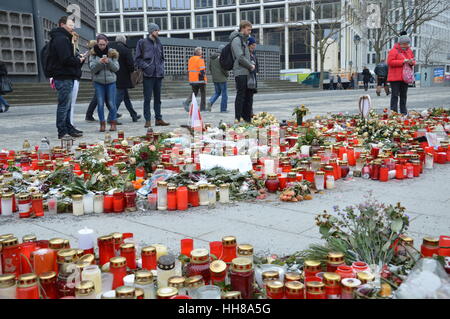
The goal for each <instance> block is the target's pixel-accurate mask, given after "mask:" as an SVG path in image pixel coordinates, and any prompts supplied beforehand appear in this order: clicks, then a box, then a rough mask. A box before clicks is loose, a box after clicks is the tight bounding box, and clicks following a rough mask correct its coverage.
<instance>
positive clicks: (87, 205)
mask: <svg viewBox="0 0 450 319" xmlns="http://www.w3.org/2000/svg"><path fill="white" fill-rule="evenodd" d="M83 209H84V213H85V214H92V213H93V212H94V196H93V194H85V195H84V196H83Z"/></svg>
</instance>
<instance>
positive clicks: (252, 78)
mask: <svg viewBox="0 0 450 319" xmlns="http://www.w3.org/2000/svg"><path fill="white" fill-rule="evenodd" d="M247 89H249V90H256V74H254V73H250V74H249V76H248V79H247Z"/></svg>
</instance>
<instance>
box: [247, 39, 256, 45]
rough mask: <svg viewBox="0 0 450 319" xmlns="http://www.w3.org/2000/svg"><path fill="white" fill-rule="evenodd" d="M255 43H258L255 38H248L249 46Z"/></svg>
mask: <svg viewBox="0 0 450 319" xmlns="http://www.w3.org/2000/svg"><path fill="white" fill-rule="evenodd" d="M254 43H256V40H255V38H254V37H250V38H248V45H252V44H254Z"/></svg>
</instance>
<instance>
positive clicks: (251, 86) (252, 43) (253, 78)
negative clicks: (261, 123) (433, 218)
mask: <svg viewBox="0 0 450 319" xmlns="http://www.w3.org/2000/svg"><path fill="white" fill-rule="evenodd" d="M248 49H249V51H250V61H251V62H252V63H253V65H254V66H255V68H254V69H253V71H250V74H249V81H248V83H247V89H248V96H247V103H248V104H247V108H244V109H248V110H250V119H251V118H252V117H253V115H254V114H253V95H254V94H256V93H258V79H257V75H258V73H259V63H258V59H257V58H256V52H255V51H256V40H255V38H254V37H250V38H248Z"/></svg>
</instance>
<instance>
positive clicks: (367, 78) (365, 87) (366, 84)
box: [362, 66, 372, 91]
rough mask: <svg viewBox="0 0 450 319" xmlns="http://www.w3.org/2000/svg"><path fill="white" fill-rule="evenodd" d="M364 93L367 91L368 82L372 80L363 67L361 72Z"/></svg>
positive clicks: (367, 70)
mask: <svg viewBox="0 0 450 319" xmlns="http://www.w3.org/2000/svg"><path fill="white" fill-rule="evenodd" d="M362 75H363V82H364V91H367V90H369V82H370V80H371V79H372V74H371V73H370V70H369V68H368V67H367V66H365V67H364V69H363V72H362Z"/></svg>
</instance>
